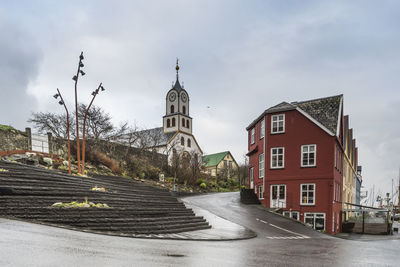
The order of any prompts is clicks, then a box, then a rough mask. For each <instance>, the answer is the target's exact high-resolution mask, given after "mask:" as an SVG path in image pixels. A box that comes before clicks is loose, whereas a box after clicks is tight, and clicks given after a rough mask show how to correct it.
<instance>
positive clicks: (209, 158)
mask: <svg viewBox="0 0 400 267" xmlns="http://www.w3.org/2000/svg"><path fill="white" fill-rule="evenodd" d="M227 154H230V152H229V151H225V152H220V153H215V154H210V155H205V156H203V158H202V159H203V163H205V166H206V167H212V166H217V165H218V163H220V162H221V160H223V159H224V158H225V156H226V155H227Z"/></svg>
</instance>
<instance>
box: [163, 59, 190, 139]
mask: <svg viewBox="0 0 400 267" xmlns="http://www.w3.org/2000/svg"><path fill="white" fill-rule="evenodd" d="M179 69H180V67H179V59H178V58H177V59H176V66H175V70H176V81H175V85H173V87H172V88H171V90H169V91H168V93H167V97H166V113H165V116H164V117H163V125H164V127H163V128H164V132H175V131H181V132H186V133H190V134H191V133H192V118H191V117H190V116H189V95H188V93H187V92H186V90H185V89H184V88H183V87H182V86H181V84H180V82H179Z"/></svg>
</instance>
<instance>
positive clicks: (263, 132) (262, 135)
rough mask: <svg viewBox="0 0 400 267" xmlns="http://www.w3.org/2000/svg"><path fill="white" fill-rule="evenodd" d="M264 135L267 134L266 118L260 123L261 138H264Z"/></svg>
mask: <svg viewBox="0 0 400 267" xmlns="http://www.w3.org/2000/svg"><path fill="white" fill-rule="evenodd" d="M264 135H265V120H262V121H261V124H260V139H263V138H264Z"/></svg>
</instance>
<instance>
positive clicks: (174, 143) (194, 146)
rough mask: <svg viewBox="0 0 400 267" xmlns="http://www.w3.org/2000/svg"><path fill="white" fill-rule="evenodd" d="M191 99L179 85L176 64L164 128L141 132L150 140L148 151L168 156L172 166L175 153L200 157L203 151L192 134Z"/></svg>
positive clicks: (167, 97)
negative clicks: (154, 150) (153, 150)
mask: <svg viewBox="0 0 400 267" xmlns="http://www.w3.org/2000/svg"><path fill="white" fill-rule="evenodd" d="M189 103H190V98H189V94H188V92H187V91H186V90H185V89H184V88H183V87H182V86H181V84H180V83H179V65H178V61H177V62H176V82H175V85H174V86H173V87H172V88H171V89H170V90H169V91H168V93H167V95H166V104H165V116H163V126H162V127H158V128H153V129H148V130H145V131H141V132H139V134H140V136H142V138H143V137H145V136H146V139H148V143H150V144H151V145H150V146H149V147H148V149H156V150H157V152H158V153H161V154H165V155H167V156H168V163H169V164H171V162H172V158H173V155H174V153H178V155H182V156H186V157H187V156H189V157H193V156H194V157H198V158H199V159H201V157H202V155H203V151H202V150H201V148H200V146H199V144H198V143H197V141H196V138H195V137H194V135H193V134H192V129H193V123H192V117H190V115H189V114H190V105H189Z"/></svg>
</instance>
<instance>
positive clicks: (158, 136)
mask: <svg viewBox="0 0 400 267" xmlns="http://www.w3.org/2000/svg"><path fill="white" fill-rule="evenodd" d="M136 133H137V136H138V137H139V138H140V139H141V142H143V143H144V146H145V147H156V146H165V145H167V144H168V142H169V141H170V140H171V138H172V137H173V136H174V135H175V133H176V132H169V133H164V130H163V127H157V128H153V129H147V130H143V131H139V132H136Z"/></svg>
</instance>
